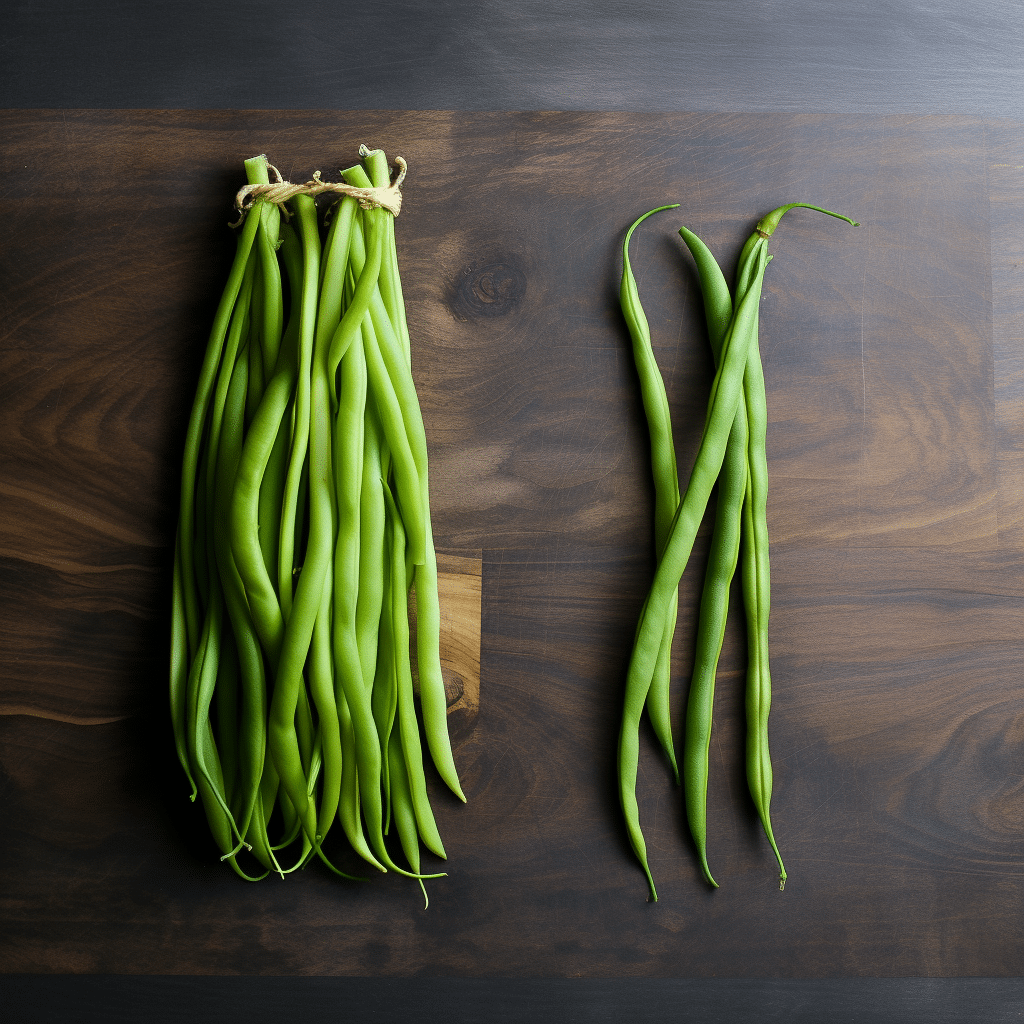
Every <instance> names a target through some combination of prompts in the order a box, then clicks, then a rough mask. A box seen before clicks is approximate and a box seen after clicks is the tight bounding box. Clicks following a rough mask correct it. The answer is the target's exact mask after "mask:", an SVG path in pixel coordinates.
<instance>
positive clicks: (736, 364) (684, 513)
mask: <svg viewBox="0 0 1024 1024" xmlns="http://www.w3.org/2000/svg"><path fill="white" fill-rule="evenodd" d="M757 256H758V274H757V277H756V279H755V282H754V284H753V285H752V286H751V288H750V290H749V291H748V292H747V293H746V294H745V295H744V296H743V297H742V298H741V299H740V301H739V302H738V304H737V308H736V313H735V316H734V317H733V320H732V322H731V324H730V326H729V331H728V332H727V334H726V336H725V339H724V340H723V343H722V358H721V362H720V364H719V367H718V370H717V372H716V374H715V378H714V381H713V382H712V386H711V397H710V399H709V402H708V415H707V419H706V422H705V426H704V432H703V436H702V437H701V442H700V448H699V449H698V452H697V458H696V461H695V462H694V466H693V469H692V471H691V473H690V481H689V484H688V485H687V488H686V493H685V494H684V496H683V498H682V501H681V502H680V503H679V508H678V509H677V511H676V515H675V518H674V519H673V521H672V526H671V529H670V532H669V537H668V541H667V543H666V545H665V548H664V551H663V553H662V557H661V561H660V562H659V564H658V568H657V571H656V572H655V575H654V582H653V583H652V585H651V589H650V592H649V593H648V595H647V600H646V601H645V603H644V607H643V610H642V612H641V615H640V622H639V625H638V627H637V636H636V640H635V642H634V645H633V655H632V658H631V660H630V666H629V674H628V676H627V680H626V695H625V702H624V708H623V717H622V728H621V730H620V734H619V754H618V764H619V797H620V801H621V804H622V808H623V814H624V816H625V819H626V827H627V832H628V834H629V839H630V843H631V845H632V846H633V850H634V852H635V853H636V856H637V859H638V860H639V861H640V863H641V866H642V867H643V869H644V873H645V875H646V876H647V882H648V886H649V887H650V891H651V897H652V898H653V899H655V900H657V898H658V896H657V891H656V890H655V887H654V880H653V878H652V876H651V872H650V868H649V866H648V863H647V850H646V844H645V842H644V838H643V833H642V831H641V828H640V823H639V808H638V806H637V800H636V776H637V765H638V758H639V739H638V731H639V720H640V716H641V714H642V712H643V708H644V703H645V701H646V699H647V693H648V690H649V689H650V686H651V680H652V678H653V676H654V672H655V668H656V665H657V660H658V654H659V652H660V649H661V642H662V638H663V636H664V631H665V622H666V620H667V618H668V615H669V614H670V611H671V608H672V599H673V596H674V595H675V594H676V592H677V590H678V587H679V581H680V579H681V578H682V575H683V570H684V569H685V568H686V563H687V560H688V559H689V556H690V551H691V550H692V548H693V542H694V540H695V538H696V536H697V530H698V528H699V527H700V522H701V519H702V518H703V515H704V511H705V509H706V508H707V504H708V499H709V498H710V496H711V491H712V488H713V487H714V484H715V480H716V479H717V477H718V473H719V470H720V469H721V467H722V462H723V460H724V457H725V450H726V446H727V442H728V437H729V432H730V431H731V429H732V423H733V420H734V419H735V417H736V409H737V407H738V405H739V402H740V399H741V396H742V378H743V368H744V365H745V363H746V356H747V349H748V348H749V345H750V342H751V331H752V327H753V324H754V317H755V315H756V311H757V303H758V301H759V299H760V295H761V280H762V278H763V275H764V267H765V265H766V262H767V259H766V257H767V251H766V249H765V247H764V245H763V244H762V245H761V246H760V248H759V249H758V253H757Z"/></svg>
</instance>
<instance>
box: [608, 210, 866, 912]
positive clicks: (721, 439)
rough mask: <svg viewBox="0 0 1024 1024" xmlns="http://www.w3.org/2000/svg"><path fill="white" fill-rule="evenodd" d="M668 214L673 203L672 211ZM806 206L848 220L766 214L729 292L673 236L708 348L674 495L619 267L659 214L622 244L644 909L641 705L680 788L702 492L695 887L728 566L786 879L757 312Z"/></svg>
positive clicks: (634, 820) (628, 804)
mask: <svg viewBox="0 0 1024 1024" xmlns="http://www.w3.org/2000/svg"><path fill="white" fill-rule="evenodd" d="M676 205H678V204H676ZM798 206H799V207H805V208H808V209H812V210H818V211H819V212H821V213H827V214H828V215H829V216H831V217H838V218H839V219H840V220H845V221H847V222H848V223H850V224H854V225H856V222H855V221H852V220H850V219H849V218H848V217H843V216H842V215H841V214H838V213H832V211H830V210H822V209H821V207H817V206H811V205H810V204H808V203H790V204H788V205H786V206H781V207H779V208H778V209H776V210H773V211H772V212H771V213H770V214H768V215H767V216H766V217H763V218H762V219H761V220H760V221H759V222H758V224H757V227H756V228H755V230H754V232H753V234H752V235H751V236H750V237H749V238H748V239H747V242H746V244H745V245H744V247H743V251H742V252H741V254H740V259H739V267H738V270H737V274H736V286H735V295H733V294H730V291H729V287H728V284H727V283H726V280H725V277H724V275H723V274H722V271H721V268H720V267H719V266H718V263H717V262H716V260H715V258H714V256H713V255H712V254H711V252H710V250H709V249H708V248H707V246H706V245H705V244H704V243H703V242H702V241H701V240H700V238H698V237H697V235H695V234H694V233H693V232H692V231H690V230H689V229H688V228H686V227H682V228H680V232H679V233H680V235H681V236H682V238H683V241H684V242H685V243H686V246H687V248H688V249H689V250H690V252H691V254H692V255H693V258H694V261H695V263H696V266H697V273H698V278H699V280H700V285H701V290H702V293H703V296H704V311H705V319H706V322H707V329H708V338H709V341H710V343H711V348H712V352H713V354H714V359H715V366H716V371H715V377H714V380H713V382H712V385H711V395H710V398H709V400H708V408H707V415H706V418H705V422H704V430H703V434H702V436H701V440H700V447H699V449H698V452H697V457H696V461H695V463H694V466H693V469H692V471H691V474H690V479H689V482H688V484H687V487H686V490H685V492H684V493H683V495H682V498H681V499H680V497H679V493H680V492H679V483H678V479H677V475H676V458H675V451H674V447H673V441H672V427H671V422H670V420H669V412H668V398H667V396H666V393H665V386H664V382H663V381H662V378H661V374H660V372H659V370H658V366H657V363H656V361H655V358H654V353H653V349H652V346H651V337H650V329H649V327H648V323H647V319H646V317H645V315H644V312H643V308H642V306H641V304H640V299H639V294H638V292H637V287H636V281H635V279H634V277H633V273H632V269H631V268H630V264H629V241H630V238H631V236H632V234H633V231H634V229H635V228H636V227H637V225H638V224H640V223H641V222H642V221H643V220H645V219H646V218H647V217H649V216H650V215H651V214H652V213H657V212H659V210H665V209H674V208H675V206H661V207H658V208H657V209H656V210H651V211H650V212H649V213H646V214H644V215H643V216H642V217H640V218H639V219H638V220H637V221H636V222H635V223H634V224H633V225H632V226H631V227H630V229H629V230H628V231H627V233H626V237H625V240H624V242H623V247H622V260H623V270H622V285H621V290H620V302H621V306H622V310H623V314H624V316H625V319H626V324H627V326H628V328H629V332H630V336H631V338H632V341H633V352H634V359H635V362H636V366H637V371H638V375H639V378H640V384H641V393H642V395H643V402H644V409H645V412H646V415H647V421H648V427H649V433H650V443H651V466H652V472H653V475H654V484H655V514H654V520H655V525H654V532H655V544H656V550H657V557H658V564H657V570H656V572H655V576H654V581H653V583H652V585H651V589H650V592H649V593H648V595H647V599H646V601H645V602H644V605H643V609H642V611H641V613H640V621H639V624H638V626H637V631H636V638H635V640H634V645H633V653H632V657H631V660H630V665H629V673H628V676H627V680H626V693H625V704H624V708H623V716H622V725H621V729H620V732H619V746H618V778H619V798H620V802H621V804H622V809H623V814H624V816H625V820H626V828H627V832H628V834H629V840H630V844H631V845H632V847H633V850H634V852H635V854H636V856H637V858H638V859H639V861H640V864H641V866H642V867H643V870H644V873H645V875H646V877H647V882H648V886H649V888H650V894H651V898H652V899H654V900H657V898H658V894H657V890H656V889H655V886H654V879H653V877H652V875H651V870H650V866H649V864H648V860H647V848H646V843H645V841H644V836H643V831H642V830H641V828H640V818H639V807H638V804H637V798H636V780H637V770H638V762H639V749H640V741H639V730H640V721H641V718H642V715H643V712H644V710H645V708H646V710H647V712H648V715H649V717H650V720H651V722H652V725H653V727H654V731H655V734H656V736H657V738H658V740H659V742H660V743H661V746H662V748H663V750H664V751H665V753H666V756H667V757H668V759H669V762H670V764H671V766H672V768H673V771H674V772H675V774H676V778H677V779H678V778H679V775H680V772H679V770H678V768H677V766H676V757H675V753H674V743H673V739H672V732H671V722H670V711H669V682H670V674H671V665H670V660H671V646H672V639H673V636H674V633H675V625H676V612H677V607H678V593H679V582H680V580H681V579H682V575H683V572H684V571H685V569H686V563H687V561H688V559H689V556H690V551H691V550H692V548H693V543H694V540H695V539H696V536H697V530H698V528H699V527H700V523H701V520H702V519H703V517H704V513H705V511H706V509H707V505H708V501H709V499H710V497H711V492H712V489H713V488H714V486H715V484H716V483H717V484H718V498H717V508H716V513H715V524H714V533H713V536H712V544H711V550H710V552H709V556H708V565H707V570H706V574H705V580H704V589H703V593H702V596H701V604H700V616H699V621H698V626H697V644H696V652H695V657H694V666H693V672H692V675H691V678H690V692H689V699H688V703H687V713H686V728H685V740H684V746H683V757H682V773H681V774H682V781H683V789H684V794H685V799H686V813H687V819H688V822H689V825H690V831H691V834H692V836H693V840H694V843H695V844H696V847H697V852H698V856H699V858H700V864H701V870H702V872H703V874H704V877H705V879H706V880H707V882H708V883H709V884H710V885H712V886H715V887H717V884H718V883H717V882H716V881H715V880H714V877H713V876H712V874H711V870H710V868H709V867H708V860H707V786H708V747H709V744H710V740H711V722H712V706H713V702H714V692H715V674H716V671H717V667H718V659H719V656H720V654H721V650H722V644H723V640H724V637H725V624H726V618H727V616H728V608H729V587H730V584H731V581H732V578H733V576H734V574H735V572H736V568H737V565H740V568H741V580H742V587H743V602H744V608H745V612H746V620H747V684H746V715H747V744H746V747H747V749H746V769H747V784H748V788H749V790H750V795H751V798H752V800H753V802H754V806H755V808H756V809H757V813H758V816H759V817H760V819H761V823H762V826H763V828H764V831H765V834H766V836H767V838H768V841H769V843H770V844H771V848H772V850H773V851H774V853H775V856H776V858H777V860H778V864H779V887H780V888H782V887H784V885H785V881H786V869H785V866H784V865H783V862H782V856H781V854H780V853H779V849H778V846H777V844H776V842H775V837H774V834H773V832H772V825H771V816H770V813H769V807H770V803H771V794H772V765H771V757H770V755H769V750H768V711H769V708H770V705H771V674H770V672H769V665H768V610H769V601H770V583H769V562H768V521H767V514H766V509H767V496H768V463H767V456H766V450H765V438H766V431H767V423H768V414H767V403H766V399H765V387H764V373H763V371H762V368H761V357H760V349H759V346H758V340H757V337H758V305H759V303H760V298H761V286H762V282H763V280H764V272H765V269H766V267H767V266H768V263H769V261H770V260H771V258H772V257H771V256H770V255H769V254H768V239H769V238H770V237H771V235H772V233H773V232H774V231H775V228H776V227H777V226H778V223H779V221H780V220H781V218H782V216H783V215H784V214H785V213H786V212H787V211H788V210H791V209H793V208H794V207H798Z"/></svg>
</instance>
